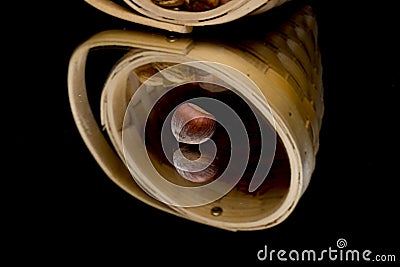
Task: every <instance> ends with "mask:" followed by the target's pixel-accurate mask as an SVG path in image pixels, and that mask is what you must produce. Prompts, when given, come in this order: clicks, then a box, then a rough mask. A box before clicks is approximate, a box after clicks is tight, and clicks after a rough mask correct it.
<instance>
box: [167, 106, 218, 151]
mask: <svg viewBox="0 0 400 267" xmlns="http://www.w3.org/2000/svg"><path fill="white" fill-rule="evenodd" d="M216 126H217V124H216V120H215V117H214V115H212V114H210V113H208V112H207V111H205V110H204V109H202V108H201V107H199V106H197V105H195V104H192V103H183V104H181V105H179V106H178V107H177V108H176V110H175V112H174V113H173V115H172V119H171V130H172V133H173V135H174V136H175V138H176V140H177V141H178V142H182V143H186V144H201V143H204V142H205V141H207V140H208V139H209V138H210V137H211V136H212V135H213V134H214V132H215V129H216Z"/></svg>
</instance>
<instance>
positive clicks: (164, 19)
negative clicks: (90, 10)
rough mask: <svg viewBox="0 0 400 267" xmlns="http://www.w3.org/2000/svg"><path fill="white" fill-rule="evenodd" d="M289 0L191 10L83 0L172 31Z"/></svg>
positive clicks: (242, 0)
mask: <svg viewBox="0 0 400 267" xmlns="http://www.w3.org/2000/svg"><path fill="white" fill-rule="evenodd" d="M288 1H290V0H231V1H229V2H228V3H225V4H223V5H220V6H218V7H217V8H214V9H211V10H207V11H201V12H193V11H183V10H174V9H166V8H163V7H160V6H158V5H156V4H155V3H153V2H152V1H151V0H123V2H122V1H119V3H118V1H111V0H85V2H87V3H88V4H90V5H91V6H93V7H95V8H97V9H99V10H101V11H102V12H105V13H107V14H110V15H112V16H115V17H118V18H120V19H124V20H126V21H130V22H134V23H138V24H143V25H147V26H151V27H155V28H160V29H164V30H169V31H173V32H180V33H188V32H191V31H192V29H193V26H205V25H215V24H221V23H226V22H230V21H233V20H236V19H238V18H241V17H243V16H246V15H255V14H260V13H263V12H266V11H268V10H270V9H272V8H274V7H276V6H279V5H281V4H283V3H285V2H288Z"/></svg>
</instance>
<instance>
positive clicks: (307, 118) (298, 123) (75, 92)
mask: <svg viewBox="0 0 400 267" xmlns="http://www.w3.org/2000/svg"><path fill="white" fill-rule="evenodd" d="M105 46H107V47H110V46H112V47H114V48H115V47H121V48H124V49H126V48H128V50H129V51H128V52H127V53H126V54H125V56H123V57H122V58H120V60H119V61H118V64H116V65H114V67H113V68H112V70H111V72H110V73H109V76H108V78H107V81H106V84H105V86H104V89H103V91H102V95H101V123H102V125H103V129H104V131H102V130H100V128H99V125H98V123H97V122H98V121H97V118H96V117H95V116H94V113H93V112H92V110H91V108H90V105H89V99H88V95H87V92H86V81H85V69H86V60H87V57H88V54H89V52H90V51H91V50H92V49H94V48H97V49H98V48H100V47H105ZM186 61H209V62H218V63H221V64H224V65H227V66H229V67H232V68H234V69H236V70H238V71H240V72H242V73H244V74H246V75H247V77H249V78H250V79H251V80H252V81H253V82H254V83H255V84H256V85H257V86H258V88H260V90H261V92H262V94H263V96H264V97H265V99H266V100H267V101H268V104H269V106H270V107H271V110H272V114H273V116H274V121H275V129H276V133H277V136H278V142H277V147H276V149H277V150H276V152H277V153H276V156H275V159H274V163H273V165H272V168H271V171H270V173H269V177H267V179H266V181H265V182H264V184H263V185H262V186H261V187H260V189H258V191H255V192H254V193H248V192H246V191H245V190H243V188H244V189H246V185H244V187H243V183H239V184H238V185H237V186H236V187H235V188H234V189H233V190H232V191H230V192H229V193H228V194H227V195H225V196H224V197H222V198H220V199H218V200H216V201H213V202H212V203H209V204H206V205H202V206H198V207H178V206H172V205H167V204H164V203H162V202H160V201H158V200H156V199H155V198H153V197H151V196H150V195H148V194H147V193H146V192H145V191H143V190H142V189H141V187H140V186H138V184H137V183H135V180H134V179H132V175H131V173H130V172H129V171H128V168H127V167H126V165H125V159H124V158H123V153H122V140H121V139H122V134H121V131H122V124H123V119H124V114H125V111H126V108H127V105H128V103H129V100H130V97H131V96H132V94H133V93H134V92H135V90H137V88H138V86H139V85H140V79H138V78H135V77H136V76H132V73H133V71H135V72H136V73H138V70H140V69H141V68H144V67H145V66H148V65H149V64H153V63H160V62H161V63H162V62H164V63H165V62H173V63H181V62H186ZM116 77H117V78H116ZM68 82H69V84H68V86H69V97H70V101H71V109H72V111H73V116H74V119H75V122H76V124H77V126H78V129H79V132H80V133H81V135H82V137H83V139H84V141H85V143H86V145H87V146H88V148H89V150H90V151H91V153H92V154H93V156H94V157H95V159H96V160H97V162H98V163H99V165H100V166H101V167H102V169H103V170H104V171H105V173H106V174H107V175H108V176H109V177H110V178H111V179H112V180H113V181H114V182H115V183H116V184H118V185H119V186H120V187H121V188H122V189H124V190H125V191H126V192H128V193H129V194H131V195H132V196H134V197H136V198H137V199H140V200H141V201H143V202H145V203H147V204H148V205H151V206H153V207H156V208H158V209H160V210H163V211H166V212H169V213H171V214H174V215H177V216H181V217H183V218H186V219H190V220H193V221H196V222H200V223H203V224H206V225H211V226H214V227H218V228H222V229H227V230H231V231H237V230H258V229H265V228H269V227H272V226H274V225H277V224H278V223H280V222H282V221H283V220H285V219H286V218H287V217H288V216H289V214H290V213H291V212H292V211H293V209H294V208H295V206H296V204H297V203H298V201H299V199H300V197H301V195H302V194H303V193H304V191H305V190H306V188H307V186H308V184H309V181H310V178H311V175H312V172H313V170H314V166H315V156H316V153H317V151H318V145H319V138H318V137H319V130H320V127H321V121H322V116H323V110H324V106H323V88H322V67H321V61H320V54H319V50H318V43H317V24H316V20H315V16H314V14H313V11H312V9H311V7H310V6H306V7H303V8H302V9H301V10H300V11H298V12H297V13H295V14H294V15H293V16H292V17H291V18H290V19H289V20H288V21H286V22H285V23H284V24H282V25H281V26H280V28H279V31H275V32H272V31H271V32H268V33H261V34H259V35H258V37H257V38H254V39H245V40H237V42H235V43H230V44H227V43H223V42H220V41H218V40H210V39H207V42H204V41H202V40H198V39H191V38H190V37H182V38H178V39H176V40H173V42H171V40H170V41H168V39H166V38H165V36H163V35H161V34H158V33H148V32H139V31H118V30H116V31H105V32H101V33H99V34H97V35H95V36H93V37H92V38H90V39H89V40H87V41H86V42H85V43H83V44H81V45H80V46H79V47H78V48H77V49H76V50H75V52H74V54H73V55H72V57H71V60H70V65H69V76H68ZM238 90H239V89H238ZM240 90H241V91H242V92H244V93H246V92H247V94H245V95H249V91H248V90H250V89H249V88H240ZM254 94H256V93H254ZM250 95H251V94H250ZM152 97H153V96H152V92H149V93H148V95H146V96H145V97H144V98H143V99H142V101H140V103H139V104H140V105H146V101H148V100H149V99H151V98H152ZM248 100H249V101H251V100H252V98H251V97H249V99H248ZM137 119H138V121H141V120H142V121H143V119H144V118H142V117H141V116H140V113H138V118H137ZM105 135H106V136H105ZM138 144H139V143H138ZM156 168H159V169H162V171H163V172H164V173H165V174H166V175H168V173H171V172H173V171H172V170H171V169H170V168H168V167H166V166H161V165H160V166H156ZM142 178H143V177H142ZM244 184H245V183H244ZM153 189H154V192H156V193H157V192H161V191H162V188H153Z"/></svg>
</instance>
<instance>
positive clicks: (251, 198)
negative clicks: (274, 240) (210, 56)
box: [145, 83, 291, 223]
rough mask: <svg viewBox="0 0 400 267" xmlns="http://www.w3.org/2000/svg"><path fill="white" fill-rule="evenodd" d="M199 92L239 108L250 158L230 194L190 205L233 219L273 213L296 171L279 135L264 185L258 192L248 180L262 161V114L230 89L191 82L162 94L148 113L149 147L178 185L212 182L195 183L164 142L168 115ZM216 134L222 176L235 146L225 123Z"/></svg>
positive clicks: (216, 217)
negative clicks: (211, 88)
mask: <svg viewBox="0 0 400 267" xmlns="http://www.w3.org/2000/svg"><path fill="white" fill-rule="evenodd" d="M196 97H210V98H214V99H218V100H220V101H222V102H224V103H225V104H227V105H229V106H230V107H232V108H233V109H234V110H235V111H236V112H237V113H238V115H239V116H240V117H241V119H242V120H243V121H244V123H245V126H246V129H247V133H248V134H249V142H250V157H249V159H248V164H247V167H246V170H245V171H244V174H243V176H242V177H241V179H240V181H239V182H238V183H237V184H236V186H235V187H234V188H233V189H232V190H231V191H230V192H229V193H228V194H226V195H225V196H223V197H222V198H220V199H218V200H216V201H214V202H212V203H210V204H206V205H203V206H199V207H190V208H188V209H189V210H190V211H191V212H194V213H196V214H198V215H199V216H202V217H206V218H209V219H211V220H219V221H226V222H232V223H240V222H249V221H256V220H260V219H263V218H265V217H266V216H268V215H269V214H272V213H274V212H275V211H276V210H277V209H278V208H279V207H280V205H281V204H282V202H283V201H284V200H285V197H286V195H287V193H288V191H289V186H290V179H291V171H290V163H289V157H288V154H287V152H286V149H285V147H284V145H283V143H282V141H281V139H280V137H279V136H278V135H276V144H275V156H274V158H273V162H272V165H271V168H270V171H269V172H268V175H267V177H266V179H265V180H264V181H263V182H262V184H261V185H260V186H259V187H258V188H257V189H256V190H255V191H253V192H249V184H250V182H251V179H252V177H253V174H254V170H255V168H256V167H257V164H259V154H260V134H261V133H260V131H259V126H258V122H257V119H256V117H255V116H254V114H252V110H251V108H250V107H249V106H248V104H247V102H246V101H244V100H243V99H241V97H240V96H239V95H237V94H236V93H234V92H232V91H230V90H221V91H216V92H215V91H209V90H205V89H204V88H202V87H200V86H199V84H198V83H189V84H184V85H181V86H179V88H175V89H174V90H171V91H170V92H168V93H166V94H165V95H163V96H162V97H161V98H160V99H159V101H158V102H157V103H156V104H155V105H154V107H153V108H152V111H151V112H150V115H149V117H148V120H147V124H146V135H145V139H146V140H145V144H146V149H147V152H148V156H149V158H150V160H151V162H152V164H153V166H154V168H155V169H156V170H157V172H158V173H159V174H160V175H161V176H162V177H163V178H164V179H166V180H168V181H170V182H171V183H174V184H177V185H181V186H188V187H190V186H199V185H203V184H207V183H208V182H210V181H208V182H203V183H194V182H190V181H188V180H186V179H184V178H182V176H181V175H180V174H179V173H178V172H177V170H176V168H175V166H174V165H173V164H172V163H171V162H170V161H169V160H168V159H167V157H166V155H165V153H164V151H163V148H162V143H161V136H160V135H161V134H160V132H161V128H162V127H163V125H164V122H165V121H166V120H167V119H168V114H170V113H171V111H172V110H173V109H174V108H175V107H176V106H178V105H179V104H180V103H182V102H184V101H187V100H189V99H192V98H196ZM264 123H266V124H267V122H264ZM211 139H213V140H214V141H215V143H216V146H217V157H216V160H215V161H214V163H215V164H216V165H217V166H218V171H217V175H216V176H215V177H218V176H219V174H221V173H222V172H223V171H224V169H225V168H226V166H227V165H228V162H229V159H230V156H231V154H230V145H233V144H231V143H230V141H229V135H228V133H227V132H226V131H224V129H223V127H221V125H217V130H216V134H215V135H214V136H213V137H212V138H211ZM211 181H213V180H211Z"/></svg>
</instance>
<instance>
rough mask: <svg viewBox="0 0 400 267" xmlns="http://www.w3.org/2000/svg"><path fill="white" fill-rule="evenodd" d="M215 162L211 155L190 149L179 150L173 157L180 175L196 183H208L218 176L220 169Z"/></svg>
mask: <svg viewBox="0 0 400 267" xmlns="http://www.w3.org/2000/svg"><path fill="white" fill-rule="evenodd" d="M213 161H214V159H213V158H212V157H210V156H209V155H207V154H205V153H202V154H200V152H199V151H195V150H191V149H188V148H179V149H178V150H176V151H175V152H174V155H173V163H174V166H175V169H176V171H177V172H178V173H179V175H180V176H182V177H183V178H184V179H186V180H189V181H191V182H195V183H203V182H208V181H210V180H211V179H212V178H213V177H214V176H215V175H216V173H217V170H218V168H217V166H216V165H215V163H214V162H213Z"/></svg>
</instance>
